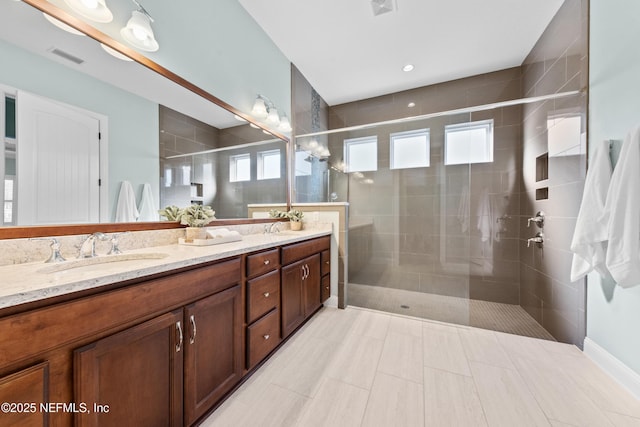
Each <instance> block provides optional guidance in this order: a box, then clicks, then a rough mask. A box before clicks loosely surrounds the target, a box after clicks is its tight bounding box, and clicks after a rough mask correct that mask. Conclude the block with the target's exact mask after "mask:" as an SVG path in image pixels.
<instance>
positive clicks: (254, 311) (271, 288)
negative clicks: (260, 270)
mask: <svg viewBox="0 0 640 427" xmlns="http://www.w3.org/2000/svg"><path fill="white" fill-rule="evenodd" d="M247 295H248V298H247V323H252V322H254V321H256V320H258V319H259V318H260V317H262V316H263V315H265V314H266V313H268V312H269V311H271V310H273V309H274V308H276V307H278V306H280V270H276V271H272V272H271V273H268V274H265V275H264V276H260V277H258V278H256V279H253V280H249V281H248V282H247Z"/></svg>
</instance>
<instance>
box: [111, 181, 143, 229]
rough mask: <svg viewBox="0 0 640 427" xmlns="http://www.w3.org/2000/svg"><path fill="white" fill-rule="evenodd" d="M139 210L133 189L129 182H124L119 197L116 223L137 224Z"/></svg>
mask: <svg viewBox="0 0 640 427" xmlns="http://www.w3.org/2000/svg"><path fill="white" fill-rule="evenodd" d="M138 216H139V214H138V209H137V208H136V197H135V195H134V194H133V187H132V186H131V183H130V182H129V181H122V184H121V185H120V194H119V195H118V205H117V207H116V219H115V222H135V221H136V220H137V219H138Z"/></svg>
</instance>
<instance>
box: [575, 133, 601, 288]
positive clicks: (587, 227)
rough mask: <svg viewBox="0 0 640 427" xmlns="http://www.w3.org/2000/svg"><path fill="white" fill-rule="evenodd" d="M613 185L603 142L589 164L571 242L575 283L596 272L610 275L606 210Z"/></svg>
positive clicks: (596, 147)
mask: <svg viewBox="0 0 640 427" xmlns="http://www.w3.org/2000/svg"><path fill="white" fill-rule="evenodd" d="M610 182H611V160H610V158H609V141H601V142H600V143H598V144H596V146H595V149H594V151H593V157H592V159H591V161H590V162H589V170H588V171H587V177H586V179H585V182H584V191H583V194H582V203H581V204H580V211H579V212H578V219H577V221H576V228H575V230H574V231H573V239H572V240H571V252H573V261H572V262H571V281H572V282H573V281H576V280H578V279H580V278H582V277H584V276H585V275H587V274H588V273H590V272H591V271H592V270H594V269H595V270H596V271H597V272H598V273H600V275H602V276H603V277H608V276H609V273H608V271H607V269H606V266H605V257H606V250H607V233H608V230H607V218H606V216H605V215H604V210H605V203H606V200H607V192H608V190H609V184H610Z"/></svg>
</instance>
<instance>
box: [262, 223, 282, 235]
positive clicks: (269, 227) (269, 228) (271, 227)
mask: <svg viewBox="0 0 640 427" xmlns="http://www.w3.org/2000/svg"><path fill="white" fill-rule="evenodd" d="M279 232H280V223H279V222H272V223H271V224H265V225H264V234H273V233H279Z"/></svg>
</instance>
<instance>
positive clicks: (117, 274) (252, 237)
mask: <svg viewBox="0 0 640 427" xmlns="http://www.w3.org/2000/svg"><path fill="white" fill-rule="evenodd" d="M329 234H331V230H330V229H311V230H302V231H283V232H280V233H273V234H249V235H245V236H242V240H241V241H238V242H230V243H223V244H219V245H211V246H185V245H178V244H175V245H167V246H155V247H149V248H144V249H135V250H130V251H126V252H125V253H124V255H123V256H124V258H125V259H128V260H125V261H122V260H119V261H116V259H117V258H116V259H114V260H113V261H116V262H105V263H94V264H91V265H84V266H79V267H75V268H69V269H64V270H60V271H53V270H59V269H60V268H63V267H62V266H63V264H66V265H72V264H73V263H76V264H75V265H78V264H77V261H74V260H70V261H65V262H64V263H61V264H45V263H43V262H37V263H26V264H15V265H8V266H2V267H0V310H1V309H3V308H7V307H12V306H16V305H19V304H24V303H28V302H33V301H39V300H44V299H46V298H51V297H54V296H60V295H66V294H71V293H74V292H78V291H84V290H88V289H95V288H98V287H100V286H105V285H110V284H114V283H118V282H122V281H126V280H131V279H136V278H141V277H145V276H150V275H154V274H158V273H164V272H168V271H171V270H176V269H179V268H183V267H189V266H194V265H197V264H201V263H206V262H210V261H215V260H219V259H223V258H228V257H233V256H236V255H240V254H244V253H247V252H253V251H257V250H261V249H267V248H270V247H275V246H280V245H285V244H289V243H294V242H298V241H302V240H306V239H310V238H313V237H320V236H327V235H329ZM123 256H121V259H122V257H123ZM108 257H109V256H107V255H100V256H99V257H98V259H97V261H98V262H100V261H102V259H105V261H106V258H108ZM113 257H118V255H115V256H113ZM145 257H146V258H145ZM130 258H137V259H130ZM93 260H95V258H94V259H93ZM83 262H84V260H83ZM94 262H95V261H94ZM80 265H82V262H81V263H80Z"/></svg>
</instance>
